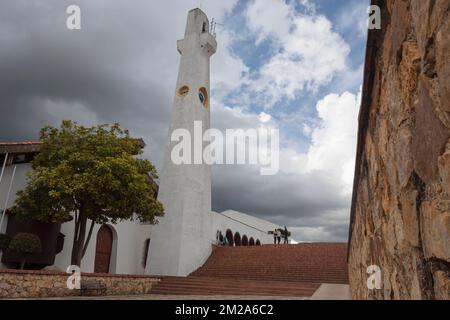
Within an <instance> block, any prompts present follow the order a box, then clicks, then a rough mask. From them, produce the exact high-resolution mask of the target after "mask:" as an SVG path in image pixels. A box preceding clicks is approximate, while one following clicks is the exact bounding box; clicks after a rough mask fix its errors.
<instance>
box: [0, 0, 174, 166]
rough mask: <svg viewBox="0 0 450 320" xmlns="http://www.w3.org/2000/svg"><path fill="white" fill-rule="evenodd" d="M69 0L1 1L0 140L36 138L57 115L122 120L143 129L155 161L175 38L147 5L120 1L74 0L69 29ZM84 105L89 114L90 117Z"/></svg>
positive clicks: (165, 115) (163, 129) (133, 128)
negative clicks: (76, 8) (78, 24)
mask: <svg viewBox="0 0 450 320" xmlns="http://www.w3.org/2000/svg"><path fill="white" fill-rule="evenodd" d="M142 3H143V2H141V4H142ZM69 4H72V1H70V2H68V1H53V2H51V1H50V2H49V1H45V2H44V1H35V2H31V1H6V2H5V1H3V2H2V6H1V10H0V29H1V30H2V31H1V32H0V75H1V77H0V97H1V99H0V108H1V110H2V117H1V118H0V140H20V139H35V138H36V137H37V133H38V130H39V128H40V127H42V126H43V125H46V124H52V125H57V124H58V123H59V122H60V121H61V120H62V119H63V118H71V119H74V120H78V121H80V122H82V123H83V122H87V124H92V123H91V122H99V123H103V122H108V123H111V122H120V123H121V124H122V126H123V127H125V128H129V129H131V131H132V132H133V133H134V134H135V135H140V136H144V138H145V140H146V141H147V143H148V144H149V145H150V146H153V150H152V151H153V152H154V153H157V155H156V156H155V158H156V159H154V160H155V161H157V162H159V161H160V158H161V157H160V156H159V152H160V148H159V146H160V145H162V143H163V142H164V138H165V136H166V134H165V132H166V131H167V126H168V114H169V111H170V104H171V101H170V100H171V99H170V97H171V91H172V86H173V85H174V83H175V79H176V78H175V77H176V67H177V65H176V61H177V58H178V57H177V53H176V50H175V39H176V38H175V37H173V38H170V40H168V39H166V38H165V36H163V35H162V34H161V32H160V30H157V28H156V29H155V28H154V23H152V22H151V21H149V18H148V14H146V11H145V10H143V9H147V8H148V9H151V8H150V7H151V6H144V7H143V6H140V7H139V6H129V7H128V6H127V5H126V3H125V2H121V3H120V4H118V3H116V5H112V6H111V5H110V6H106V7H102V6H101V1H100V2H94V3H93V2H88V1H78V4H79V5H80V7H81V8H82V29H81V30H68V29H67V28H66V25H65V21H66V18H67V17H68V15H67V14H66V12H65V11H66V8H67V6H68V5H69ZM182 26H183V22H180V24H179V26H178V28H177V27H174V28H172V29H171V30H169V32H168V33H170V31H176V30H177V29H181V30H182ZM169 42H170V43H171V46H172V47H173V48H172V50H170V51H169V50H165V47H168V46H169V45H168V44H169ZM86 113H90V114H91V117H94V118H95V119H91V120H93V121H88V120H89V119H86Z"/></svg>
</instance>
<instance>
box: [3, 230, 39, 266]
mask: <svg viewBox="0 0 450 320" xmlns="http://www.w3.org/2000/svg"><path fill="white" fill-rule="evenodd" d="M8 251H12V252H17V253H19V254H21V255H22V262H21V264H20V269H23V267H24V266H25V261H26V258H27V256H28V255H29V254H33V253H41V252H42V244H41V239H39V237H38V236H37V235H35V234H32V233H18V234H16V235H15V236H14V237H13V238H12V240H11V243H10V244H9V247H8Z"/></svg>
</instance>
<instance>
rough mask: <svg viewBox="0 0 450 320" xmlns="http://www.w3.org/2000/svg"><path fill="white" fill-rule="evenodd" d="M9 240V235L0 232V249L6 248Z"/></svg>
mask: <svg viewBox="0 0 450 320" xmlns="http://www.w3.org/2000/svg"><path fill="white" fill-rule="evenodd" d="M10 242H11V237H10V236H8V235H7V234H4V233H0V251H2V250H6V249H8V247H9V243H10Z"/></svg>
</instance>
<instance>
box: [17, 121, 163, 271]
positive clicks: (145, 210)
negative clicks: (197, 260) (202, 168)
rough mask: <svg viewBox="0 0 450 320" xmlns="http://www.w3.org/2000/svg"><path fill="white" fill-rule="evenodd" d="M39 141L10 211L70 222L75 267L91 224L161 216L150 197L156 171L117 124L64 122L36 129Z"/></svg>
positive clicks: (158, 205)
mask: <svg viewBox="0 0 450 320" xmlns="http://www.w3.org/2000/svg"><path fill="white" fill-rule="evenodd" d="M40 141H41V143H42V144H41V146H40V152H39V154H38V155H37V156H36V157H35V158H34V159H33V162H32V167H33V171H32V172H31V173H30V174H29V177H28V184H27V187H26V188H25V190H23V191H19V193H18V198H17V199H16V202H15V205H14V207H13V211H14V212H15V213H16V214H18V215H19V216H24V217H30V218H32V219H34V220H38V221H42V222H54V223H61V222H67V221H70V220H73V221H74V239H73V245H72V258H71V263H72V264H73V265H78V266H80V265H81V260H82V258H83V256H84V254H85V252H86V249H87V247H88V244H89V241H90V239H91V235H92V230H93V228H94V225H95V224H96V223H98V224H104V223H107V222H109V223H112V224H115V223H117V222H118V221H123V220H134V219H138V220H139V221H141V222H144V223H150V224H155V223H157V219H156V218H157V217H158V216H162V215H163V214H164V208H163V205H162V204H161V203H160V202H158V201H157V200H156V199H155V198H156V197H155V192H156V191H155V189H154V187H153V181H154V179H157V173H156V169H155V167H154V166H153V165H152V163H151V162H150V161H148V160H145V159H139V158H137V157H136V155H138V154H141V153H142V149H143V145H142V144H143V143H141V142H142V141H141V140H138V139H134V138H131V137H130V135H129V133H128V131H127V130H122V129H121V128H120V126H119V125H118V124H113V125H99V126H94V127H90V128H86V127H83V126H81V125H78V124H77V123H76V122H72V121H68V120H66V121H63V122H62V124H61V126H60V128H55V127H51V126H47V127H44V128H43V129H41V131H40ZM89 220H90V225H89V226H88V223H89Z"/></svg>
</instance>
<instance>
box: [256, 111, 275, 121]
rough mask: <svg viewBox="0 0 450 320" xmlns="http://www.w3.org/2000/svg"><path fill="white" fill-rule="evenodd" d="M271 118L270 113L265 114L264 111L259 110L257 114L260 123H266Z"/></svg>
mask: <svg viewBox="0 0 450 320" xmlns="http://www.w3.org/2000/svg"><path fill="white" fill-rule="evenodd" d="M271 119H272V117H271V115H270V114H267V113H265V112H261V113H260V114H259V121H261V122H262V123H266V122H269V121H270V120H271Z"/></svg>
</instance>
